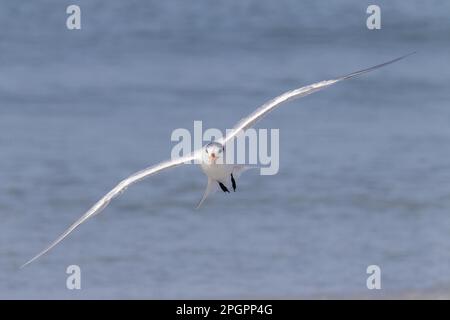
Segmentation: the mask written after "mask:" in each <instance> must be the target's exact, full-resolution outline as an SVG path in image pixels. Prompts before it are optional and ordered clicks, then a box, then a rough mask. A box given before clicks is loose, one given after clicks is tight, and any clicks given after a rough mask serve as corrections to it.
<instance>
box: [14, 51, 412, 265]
mask: <svg viewBox="0 0 450 320" xmlns="http://www.w3.org/2000/svg"><path fill="white" fill-rule="evenodd" d="M411 54H414V52H413V53H410V54H407V55H404V56H402V57H399V58H397V59H394V60H391V61H388V62H385V63H382V64H379V65H376V66H373V67H370V68H367V69H363V70H360V71H356V72H353V73H350V74H348V75H345V76H342V77H338V78H335V79H332V80H325V81H320V82H316V83H313V84H310V85H308V86H305V87H301V88H298V89H294V90H291V91H288V92H285V93H283V94H282V95H280V96H278V97H276V98H274V99H272V100H270V101H268V102H266V103H265V104H263V105H262V106H260V107H259V108H258V109H256V110H255V111H254V112H253V113H251V114H250V115H249V116H247V117H245V118H243V119H242V120H241V121H239V122H238V123H237V124H236V125H235V126H234V128H233V129H232V130H231V131H229V132H228V134H227V135H226V136H225V137H224V138H222V139H218V140H217V141H213V142H210V143H208V144H206V145H205V146H204V147H202V148H201V149H199V150H197V151H194V152H192V153H191V154H190V155H188V156H183V157H180V158H178V159H175V160H168V161H165V162H161V163H159V164H157V165H154V166H151V167H148V168H146V169H144V170H142V171H139V172H136V173H135V174H133V175H131V176H129V177H128V178H126V179H124V180H122V181H121V182H120V183H119V184H118V185H117V186H116V187H114V189H112V190H111V191H109V192H108V193H107V194H106V195H105V196H104V197H103V198H101V199H100V200H99V201H98V202H97V203H96V204H94V206H92V207H91V208H90V209H89V210H88V211H87V212H86V213H85V214H83V215H82V216H81V217H80V218H79V219H78V220H77V221H75V222H74V223H73V224H72V225H71V226H70V227H69V228H68V229H67V230H66V231H64V233H63V234H61V235H60V236H59V237H58V238H57V239H56V240H55V241H53V242H52V243H51V244H50V245H49V246H48V247H46V248H45V249H44V250H43V251H41V252H40V253H38V254H37V255H36V256H34V257H33V258H32V259H30V260H29V261H27V262H26V263H25V264H23V265H22V267H24V266H26V265H28V264H30V263H31V262H33V261H35V260H36V259H38V258H39V257H41V256H42V255H44V254H45V253H47V252H48V251H50V250H51V249H52V248H53V247H54V246H56V245H57V244H58V243H59V242H61V241H62V240H63V239H64V238H65V237H67V236H68V235H69V234H70V233H71V232H72V231H74V230H75V229H76V228H77V227H78V226H79V225H81V224H82V223H83V222H85V221H86V220H88V219H89V218H92V217H93V216H95V215H96V214H98V213H99V212H100V211H102V210H103V209H104V208H105V207H106V206H107V205H108V204H109V203H110V202H111V200H113V199H114V198H116V197H117V196H118V195H120V194H121V193H122V192H123V191H125V190H126V189H127V188H128V187H129V186H131V185H132V184H134V183H136V182H139V181H141V180H143V179H145V178H148V177H150V176H152V175H154V174H156V173H159V172H161V171H164V170H167V169H171V168H175V167H177V166H180V165H182V164H186V163H191V162H192V161H196V163H200V166H201V169H202V171H203V172H204V173H205V174H206V176H207V177H208V184H207V187H206V190H205V192H204V194H203V197H202V198H201V200H200V202H199V204H198V206H197V207H200V205H201V204H202V203H203V201H205V199H206V197H207V196H208V195H209V194H210V193H211V192H212V191H213V190H215V189H217V188H218V187H220V188H221V189H222V191H224V192H230V191H229V188H232V189H233V191H235V190H236V179H235V178H237V177H238V176H239V174H240V173H241V172H242V171H243V170H245V167H244V166H242V165H240V166H239V165H230V164H226V163H225V161H219V160H223V159H225V146H226V145H227V143H228V142H230V141H231V140H233V139H234V138H236V136H238V135H239V134H241V133H242V132H245V131H246V130H247V129H249V128H250V127H252V126H253V125H254V124H255V123H256V122H258V121H259V120H261V119H262V118H263V117H264V116H266V115H267V114H268V113H269V112H271V111H273V110H275V109H276V108H278V107H279V106H280V105H281V104H283V103H284V102H288V101H290V100H293V99H296V98H300V97H304V96H307V95H309V94H311V93H314V92H316V91H319V90H322V89H325V88H328V87H329V86H331V85H333V84H335V83H338V82H340V81H343V80H348V79H351V78H354V77H357V76H360V75H362V74H364V73H367V72H370V71H373V70H376V69H378V68H381V67H384V66H386V65H389V64H391V63H394V62H397V61H399V60H401V59H403V58H406V57H407V56H409V55H411ZM230 183H231V186H230Z"/></svg>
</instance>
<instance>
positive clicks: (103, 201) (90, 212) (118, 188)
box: [21, 154, 196, 268]
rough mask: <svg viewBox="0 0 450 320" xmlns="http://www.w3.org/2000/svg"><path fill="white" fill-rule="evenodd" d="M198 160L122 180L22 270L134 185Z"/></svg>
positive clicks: (171, 163) (161, 165)
mask: <svg viewBox="0 0 450 320" xmlns="http://www.w3.org/2000/svg"><path fill="white" fill-rule="evenodd" d="M194 159H196V155H195V154H193V155H189V156H186V157H181V158H179V159H176V160H169V161H165V162H161V163H159V164H157V165H155V166H152V167H148V168H147V169H144V170H141V171H139V172H136V173H135V174H133V175H131V176H129V177H128V178H126V179H124V180H122V181H121V182H120V183H119V184H118V185H117V186H116V187H115V188H114V189H112V190H111V191H110V192H108V193H107V194H106V195H105V196H104V197H103V198H101V199H100V200H99V201H98V202H97V203H96V204H94V205H93V206H92V207H91V208H90V209H89V210H88V211H87V212H86V213H85V214H83V215H82V216H81V217H80V218H79V219H78V220H77V221H75V222H74V223H73V224H72V225H71V226H70V227H69V228H68V229H67V230H66V231H64V233H63V234H61V235H60V236H59V237H58V238H57V239H56V240H55V241H53V242H52V243H51V244H50V245H49V246H48V247H47V248H45V249H44V250H42V251H41V252H40V253H38V254H37V255H36V256H34V257H33V258H32V259H30V260H29V261H27V262H26V263H25V264H23V265H22V266H21V268H23V267H25V266H26V265H28V264H30V263H31V262H33V261H34V260H36V259H38V258H39V257H41V256H42V255H44V254H45V253H47V252H48V251H50V250H51V249H52V248H53V247H54V246H56V245H57V244H58V243H60V242H61V241H62V240H63V239H64V238H65V237H67V236H68V235H69V234H70V233H71V232H72V231H74V230H75V229H76V228H77V227H78V226H79V225H80V224H82V223H83V222H85V221H86V220H87V219H89V218H91V217H93V216H95V215H96V214H98V213H99V212H100V211H102V210H103V209H104V208H105V207H106V206H107V205H108V204H109V203H110V202H111V200H113V199H114V198H116V197H117V196H119V195H120V194H121V193H122V192H124V191H125V190H126V189H127V188H128V187H129V186H131V185H132V184H134V183H136V182H139V181H141V180H142V179H145V178H147V177H149V176H151V175H154V174H156V173H158V172H160V171H163V170H166V169H170V168H174V167H177V166H179V165H182V164H184V163H187V162H189V161H192V160H194Z"/></svg>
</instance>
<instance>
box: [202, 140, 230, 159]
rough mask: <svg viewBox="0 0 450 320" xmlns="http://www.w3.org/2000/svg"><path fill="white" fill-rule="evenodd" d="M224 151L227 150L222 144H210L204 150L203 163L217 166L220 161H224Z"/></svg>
mask: <svg viewBox="0 0 450 320" xmlns="http://www.w3.org/2000/svg"><path fill="white" fill-rule="evenodd" d="M224 151H225V148H224V146H223V145H222V144H220V143H218V142H210V143H208V144H207V145H206V146H205V147H204V148H203V161H204V162H206V163H210V164H211V163H213V164H215V163H216V162H217V161H218V160H219V159H220V160H221V161H223V155H224ZM222 163H223V162H222Z"/></svg>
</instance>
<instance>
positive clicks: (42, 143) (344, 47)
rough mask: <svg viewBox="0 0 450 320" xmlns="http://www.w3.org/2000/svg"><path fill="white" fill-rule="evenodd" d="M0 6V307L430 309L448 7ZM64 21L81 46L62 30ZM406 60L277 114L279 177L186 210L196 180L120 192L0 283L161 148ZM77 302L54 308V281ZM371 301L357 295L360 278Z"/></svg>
mask: <svg viewBox="0 0 450 320" xmlns="http://www.w3.org/2000/svg"><path fill="white" fill-rule="evenodd" d="M372 3H373V1H365V0H363V1H360V0H358V1H357V0H353V1H350V0H347V1H320V2H319V1H316V2H312V1H296V0H282V1H269V0H245V1H234V0H233V1H220V2H219V1H206V0H193V1H184V0H176V1H175V0H170V1H134V0H129V1H118V0H115V1H106V0H105V1H99V0H95V1H92V0H91V1H87V0H85V1H75V0H74V1H56V0H54V1H47V0H41V1H28V2H23V1H21V2H18V1H1V2H0V181H1V183H0V297H1V298H63V299H66V298H302V297H388V296H396V295H403V294H409V295H411V294H417V295H419V296H421V295H426V294H432V293H433V292H444V295H445V294H446V293H448V289H449V288H450V272H449V270H450V218H449V215H450V210H449V209H450V163H449V159H450V147H449V146H450V126H449V122H450V106H449V102H448V101H449V98H450V90H449V87H448V79H449V77H450V67H449V53H450V44H449V35H450V33H449V31H450V19H449V17H450V2H444V1H427V2H423V1H418V0H414V1H380V0H379V1H376V4H378V5H380V7H381V10H382V15H381V16H382V29H381V30H377V31H370V30H368V29H367V28H366V18H367V16H368V15H367V14H366V8H367V6H368V5H369V4H372ZM70 4H78V5H80V7H81V11H82V29H81V30H79V31H69V30H67V29H66V26H65V21H66V17H67V15H66V13H65V10H66V7H67V6H68V5H70ZM411 51H417V52H418V53H417V54H416V55H415V56H412V57H410V58H408V59H406V60H404V61H401V62H399V63H397V64H395V65H392V66H389V67H387V68H384V69H382V70H379V71H376V72H374V73H372V74H369V75H367V76H364V77H362V78H359V79H355V80H352V81H349V82H346V83H342V84H339V85H336V86H334V87H332V88H330V89H327V90H326V91H324V92H321V93H318V94H315V95H312V96H309V97H307V98H304V99H302V100H298V101H296V102H292V103H290V104H289V105H286V106H284V107H283V108H281V109H279V110H278V111H276V112H275V113H272V114H271V115H270V116H269V117H267V118H266V119H265V120H264V121H262V122H261V123H260V124H259V127H263V128H280V143H281V146H280V148H281V149H280V162H281V164H280V171H279V174H277V175H275V176H259V175H258V174H257V173H256V172H255V173H248V174H245V175H244V176H243V178H242V179H241V180H239V181H238V189H239V190H238V191H239V192H236V193H233V194H227V195H225V194H223V193H220V194H219V193H218V194H216V195H215V196H213V197H212V198H210V199H209V200H208V201H207V202H206V204H205V206H204V207H203V208H202V209H201V210H194V206H195V204H196V203H197V201H198V200H199V198H200V197H201V194H202V192H203V189H204V186H205V183H206V182H205V180H206V179H205V177H204V176H202V174H200V173H199V172H200V171H199V169H198V168H196V167H194V166H187V167H185V168H179V169H175V170H173V171H171V172H167V173H164V174H161V175H158V176H155V177H152V178H150V179H149V180H146V181H145V182H142V183H140V184H139V185H136V186H134V187H132V188H130V189H129V190H128V192H126V193H125V194H124V195H123V196H121V197H120V198H119V199H118V200H117V201H115V202H113V203H112V204H111V206H110V207H108V208H107V209H106V210H105V211H104V212H103V213H102V214H101V215H99V216H97V217H96V218H95V219H92V220H90V221H89V222H88V223H86V224H84V225H83V226H82V227H81V228H79V229H78V230H77V231H76V232H74V233H73V234H72V235H71V236H70V237H69V238H68V239H67V240H66V241H64V242H63V243H62V244H61V245H59V246H58V247H57V248H55V249H54V250H53V251H52V252H51V253H50V254H48V255H47V256H45V257H43V258H42V259H40V260H39V261H37V262H36V263H34V264H32V265H31V266H29V267H28V268H25V269H23V270H18V267H19V266H20V265H21V264H22V263H24V262H25V261H26V260H28V259H29V258H31V257H32V256H33V255H34V254H35V253H37V252H38V251H40V250H41V249H42V248H43V247H44V246H46V245H47V244H48V243H49V242H50V241H52V240H54V238H55V237H56V236H57V235H58V234H59V233H61V232H62V231H63V230H64V229H65V228H66V227H67V226H68V225H69V224H70V223H72V222H73V221H74V220H75V219H77V218H78V217H79V216H80V215H81V214H82V213H83V212H84V211H85V210H86V209H87V208H89V207H90V206H91V205H92V204H93V203H94V202H95V201H96V200H98V199H99V198H100V197H101V196H102V195H103V194H105V193H106V192H107V191H108V190H109V189H110V188H111V187H113V186H114V185H115V183H117V182H118V181H119V180H121V179H122V178H124V177H126V176H127V175H129V174H130V173H132V172H135V171H137V170H140V169H142V168H144V167H146V166H148V165H151V164H154V163H156V162H159V161H161V160H165V159H167V158H168V157H169V156H170V151H171V148H172V147H173V145H174V143H172V142H171V141H170V135H171V133H172V130H173V129H176V128H188V129H191V128H192V127H193V121H194V120H203V121H204V127H205V128H207V127H216V128H220V129H225V128H230V127H231V126H232V125H233V124H234V123H235V122H236V121H237V120H238V119H240V118H241V117H242V116H244V115H246V114H248V113H250V112H251V111H253V109H254V108H256V107H257V106H258V105H260V104H261V103H262V102H264V101H266V100H268V99H270V98H272V97H274V96H276V95H277V94H279V93H281V92H283V91H286V90H288V89H292V88H296V87H299V86H302V85H306V84H309V83H312V82H315V81H318V80H323V79H328V78H332V77H334V76H337V75H342V74H345V73H348V72H351V71H355V70H358V69H360V68H364V67H368V66H371V65H374V64H377V63H381V62H384V61H386V60H389V59H392V58H395V57H397V56H400V55H402V54H405V53H408V52H411ZM71 264H77V265H79V266H80V267H81V270H82V290H79V291H77V290H74V291H69V290H67V289H66V277H67V275H66V273H65V271H66V267H67V266H68V265H71ZM372 264H376V265H379V266H380V267H381V270H382V290H380V291H376V290H373V291H369V290H367V288H366V278H367V276H368V275H367V274H366V268H367V266H368V265H372Z"/></svg>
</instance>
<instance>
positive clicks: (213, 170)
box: [201, 163, 233, 182]
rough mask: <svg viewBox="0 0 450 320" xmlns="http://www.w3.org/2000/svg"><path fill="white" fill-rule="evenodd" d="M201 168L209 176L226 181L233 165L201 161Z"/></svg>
mask: <svg viewBox="0 0 450 320" xmlns="http://www.w3.org/2000/svg"><path fill="white" fill-rule="evenodd" d="M201 168H202V170H203V172H204V173H205V174H206V175H207V176H208V177H209V178H211V179H213V180H216V181H222V182H223V181H227V179H229V177H230V175H231V173H233V166H232V165H227V164H209V163H202V164H201Z"/></svg>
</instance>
